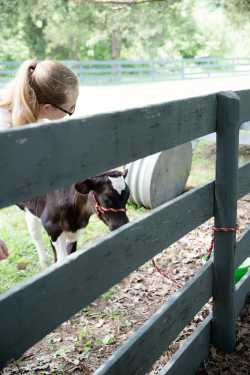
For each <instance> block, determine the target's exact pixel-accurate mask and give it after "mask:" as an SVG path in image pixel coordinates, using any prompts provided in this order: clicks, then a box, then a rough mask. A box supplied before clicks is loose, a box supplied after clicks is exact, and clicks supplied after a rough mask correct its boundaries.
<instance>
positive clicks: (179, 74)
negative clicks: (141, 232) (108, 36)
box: [0, 57, 250, 83]
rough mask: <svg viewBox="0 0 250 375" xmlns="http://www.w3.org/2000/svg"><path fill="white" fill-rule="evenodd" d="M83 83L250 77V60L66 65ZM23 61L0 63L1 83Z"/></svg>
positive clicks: (136, 61)
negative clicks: (233, 76)
mask: <svg viewBox="0 0 250 375" xmlns="http://www.w3.org/2000/svg"><path fill="white" fill-rule="evenodd" d="M62 62H63V63H64V64H66V65H67V66H68V67H70V68H71V69H72V70H73V71H74V72H75V73H76V74H77V75H78V76H79V78H80V81H81V82H83V83H105V82H129V81H138V80H173V79H194V78H207V77H218V76H227V75H246V74H249V73H250V58H212V57H207V58H186V59H166V60H159V59H158V60H111V61H108V60H107V61H95V60H89V61H70V60H66V61H62ZM20 63H21V61H0V83H4V82H6V81H8V80H9V79H11V78H12V77H13V76H14V74H15V72H16V70H17V67H18V66H19V65H20Z"/></svg>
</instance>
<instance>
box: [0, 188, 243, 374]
mask: <svg viewBox="0 0 250 375" xmlns="http://www.w3.org/2000/svg"><path fill="white" fill-rule="evenodd" d="M249 220H250V195H248V196H245V197H244V198H243V199H241V200H239V201H238V224H239V233H238V236H239V235H240V233H242V232H243V231H244V230H245V228H246V225H247V224H248V223H249ZM212 225H213V221H212V219H211V220H210V221H208V222H206V223H204V224H203V225H201V226H200V227H198V228H196V229H195V230H193V231H192V232H190V233H189V234H188V235H186V236H185V237H183V238H182V239H180V240H179V241H178V242H176V243H175V244H173V245H172V246H171V247H169V248H168V249H166V250H164V251H163V252H162V253H161V254H160V255H158V256H157V257H156V260H157V263H158V265H159V266H160V267H161V268H162V269H163V270H168V271H169V272H170V273H171V275H172V277H173V278H174V279H175V280H177V281H178V282H179V283H181V284H182V285H184V284H185V282H186V281H187V280H188V279H190V278H191V277H192V276H194V275H195V274H196V273H197V271H198V270H199V268H200V267H201V266H202V264H204V256H205V255H206V254H207V250H208V248H209V245H210V243H211V236H212V232H211V226H212ZM175 290H176V286H175V284H174V283H173V282H171V281H169V280H166V279H165V278H164V277H162V276H161V275H160V274H159V273H158V272H156V271H155V269H154V267H153V266H152V263H151V262H148V263H146V264H145V265H143V266H142V267H140V268H139V269H137V270H136V271H134V272H133V273H131V274H130V275H129V276H128V277H126V278H125V279H124V280H123V281H122V282H121V283H119V284H118V285H116V286H114V287H113V288H112V289H110V290H109V291H108V292H106V293H105V294H104V295H102V296H101V297H100V298H99V299H97V300H96V301H95V302H93V303H92V304H91V305H90V306H89V307H87V308H85V309H84V310H82V311H81V312H79V313H77V314H76V315H75V316H74V317H72V318H71V319H70V320H69V321H67V322H65V323H63V324H62V325H61V326H60V327H59V328H58V329H56V330H55V331H54V332H52V333H50V334H49V335H48V336H47V337H46V338H44V339H43V340H42V341H40V342H39V343H37V344H36V345H35V346H34V347H32V348H31V349H30V350H28V351H27V352H26V353H25V354H24V355H23V356H22V358H20V359H19V360H18V361H15V362H12V363H10V364H9V365H8V366H7V367H5V369H4V370H3V371H2V372H1V375H9V374H18V375H20V374H39V375H45V374H55V375H59V374H67V375H69V374H73V375H80V374H84V375H88V374H91V373H93V372H94V370H95V369H97V368H98V367H99V366H100V365H101V364H102V363H104V361H105V360H106V359H107V358H108V357H109V356H110V354H111V353H113V352H114V351H115V350H116V349H117V348H118V347H119V346H120V345H121V343H123V342H124V341H125V340H126V339H127V338H128V337H129V336H131V335H132V333H133V332H135V330H136V329H137V328H138V327H140V326H141V325H142V324H143V323H144V322H145V321H146V320H147V319H148V318H149V317H150V316H151V315H152V314H153V313H154V312H155V311H156V310H157V309H158V308H159V307H160V306H161V305H162V304H163V303H165V302H166V300H168V298H169V297H170V296H171V295H172V294H173V293H174V292H175ZM210 310H211V305H210V304H209V303H208V304H207V305H205V306H204V308H203V309H202V311H200V312H199V314H197V315H196V316H195V318H194V319H193V321H192V322H190V325H189V326H188V327H186V328H185V329H184V330H183V331H182V332H181V333H180V335H179V336H178V338H177V340H176V341H175V342H174V343H173V344H172V345H171V346H170V348H169V350H168V351H166V352H165V353H164V354H163V355H162V356H161V358H160V359H159V360H158V361H157V362H156V363H155V364H154V366H153V368H152V369H151V371H150V372H148V375H152V374H157V372H158V371H159V370H160V369H161V368H162V367H163V366H164V365H165V364H166V362H167V361H168V360H169V358H171V356H172V354H173V353H174V352H175V351H176V350H177V349H178V348H179V346H180V345H181V344H182V343H183V341H184V340H185V339H186V338H187V336H189V335H190V334H191V333H192V331H193V329H194V327H196V326H198V325H199V323H200V322H201V321H202V320H203V319H204V318H205V317H206V316H207V315H208V313H209V311H210ZM237 327H238V333H237V347H236V352H235V353H233V354H231V355H224V354H223V353H221V352H220V351H217V350H216V349H215V348H211V351H210V356H209V359H208V362H207V363H206V364H205V365H206V369H203V370H201V371H200V372H199V374H228V375H229V374H237V375H238V374H242V375H243V374H250V303H249V304H248V306H247V307H246V308H245V310H244V312H243V314H242V317H241V319H239V320H238V322H237ZM117 375H119V374H117ZM180 375H182V374H180ZM183 375H184V373H183ZM185 375H186V374H185ZM187 375H188V374H187Z"/></svg>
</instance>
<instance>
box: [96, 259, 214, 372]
mask: <svg viewBox="0 0 250 375" xmlns="http://www.w3.org/2000/svg"><path fill="white" fill-rule="evenodd" d="M211 295H212V262H211V261H209V262H208V263H207V264H206V265H205V266H204V267H203V268H202V269H201V271H200V272H199V274H198V275H197V276H195V277H194V278H193V279H192V280H191V281H190V282H188V283H187V285H186V286H185V287H184V288H183V290H181V291H177V292H176V293H175V294H174V295H173V296H172V297H171V298H170V301H169V302H167V303H166V304H164V305H163V306H162V307H161V308H160V309H159V310H158V311H157V312H156V313H155V314H154V315H153V317H152V318H150V319H149V320H148V321H147V322H146V323H145V324H144V325H143V326H142V327H141V328H140V329H139V330H138V331H137V332H136V333H135V334H134V335H133V336H132V337H131V338H130V339H128V341H127V342H125V344H124V345H123V346H122V347H121V348H120V349H118V350H117V351H116V352H115V353H114V354H113V355H112V356H111V357H110V358H109V359H108V361H107V362H106V363H105V364H104V365H103V366H101V367H100V368H99V369H98V370H97V371H96V372H95V375H107V374H108V375H117V374H119V375H134V374H136V375H140V374H144V373H145V372H146V371H147V370H149V369H150V367H151V366H152V364H153V363H154V362H155V360H156V359H157V358H159V357H160V355H161V354H162V353H163V352H164V351H165V350H167V348H168V346H169V344H170V343H171V342H172V341H173V340H174V339H175V338H176V337H177V335H178V334H179V333H180V332H181V330H182V329H183V328H184V327H185V326H186V325H187V323H188V322H189V321H190V320H191V319H192V318H193V316H194V315H195V314H196V313H197V312H198V311H199V310H200V309H201V308H202V306H203V305H204V304H205V303H206V302H207V301H208V300H209V298H210V297H211ZM190 301H192V303H190ZM187 373H188V372H187ZM188 374H189V373H188Z"/></svg>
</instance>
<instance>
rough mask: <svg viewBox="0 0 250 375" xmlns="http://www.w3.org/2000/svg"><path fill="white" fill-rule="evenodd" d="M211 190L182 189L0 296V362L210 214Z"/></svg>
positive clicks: (17, 351)
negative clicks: (186, 190) (101, 238)
mask: <svg viewBox="0 0 250 375" xmlns="http://www.w3.org/2000/svg"><path fill="white" fill-rule="evenodd" d="M213 192H214V184H213V183H210V184H208V185H205V186H204V187H202V188H199V189H195V190H192V191H190V192H187V193H185V194H183V195H182V196H180V197H178V198H176V199H175V200H173V201H172V202H170V203H166V204H165V205H163V206H160V207H158V208H156V209H154V210H152V211H151V212H150V214H149V215H147V216H146V217H145V218H142V219H140V220H137V221H134V222H132V223H129V224H126V225H125V226H123V227H121V228H120V229H118V230H116V231H114V232H113V233H110V234H108V235H107V236H106V237H105V238H104V239H103V240H101V241H98V242H97V243H94V244H92V245H91V246H90V247H88V248H86V249H83V250H82V251H80V252H77V253H75V254H72V255H71V256H69V257H68V258H67V259H66V260H65V261H64V262H63V263H62V265H61V267H59V266H57V265H55V266H52V267H50V268H49V269H48V270H47V271H45V272H44V273H42V274H40V275H37V276H35V277H33V278H31V279H30V280H29V281H28V282H26V283H23V284H21V285H19V286H17V287H15V288H14V289H13V290H10V291H9V292H7V293H5V294H3V295H2V296H0V316H1V321H0V337H4V341H2V342H0V363H1V364H2V365H3V364H4V363H5V362H6V361H7V360H9V359H11V358H12V357H15V358H17V357H18V356H20V355H21V354H22V353H23V352H24V351H25V350H26V349H27V348H29V347H30V346H31V345H33V344H34V343H35V342H37V341H38V340H40V339H41V338H42V337H44V336H45V335H46V334H47V333H49V332H50V331H51V330H53V329H54V328H56V327H57V326H58V325H59V324H61V323H62V322H64V321H65V320H66V319H68V318H70V317H71V316H72V315H73V314H74V313H76V312H77V311H79V310H80V309H81V308H83V307H84V306H86V305H88V304H89V303H90V302H92V301H93V300H95V299H96V298H97V297H98V296H99V295H100V294H102V293H104V292H105V291H106V290H107V289H108V288H110V287H111V286H113V285H114V284H115V283H118V282H119V281H120V280H121V279H122V278H124V277H125V276H127V275H128V274H129V273H130V272H132V271H133V270H134V269H136V268H137V267H139V266H140V265H142V264H144V263H145V262H146V261H147V260H149V259H151V258H152V257H153V256H154V255H156V254H157V253H159V252H160V251H161V250H163V249H165V248H167V247H168V246H170V245H171V244H172V243H174V242H175V241H177V240H178V239H179V238H181V237H182V236H184V235H185V234H186V233H188V232H189V231H191V230H192V229H194V228H196V227H197V226H199V225H200V224H202V223H203V222H204V221H206V220H208V219H209V218H210V217H211V216H212V215H213V202H214V200H213V199H214V194H213ZM200 207H202V210H201V209H200ZM100 264H101V267H100ZM62 286H63V287H62ZM62 306H63V308H62ZM34 307H35V308H34ZM27 317H28V318H27Z"/></svg>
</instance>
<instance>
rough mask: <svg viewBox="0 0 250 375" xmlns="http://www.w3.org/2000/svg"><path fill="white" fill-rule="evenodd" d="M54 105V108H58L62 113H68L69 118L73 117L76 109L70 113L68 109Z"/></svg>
mask: <svg viewBox="0 0 250 375" xmlns="http://www.w3.org/2000/svg"><path fill="white" fill-rule="evenodd" d="M52 105H53V107H55V108H57V109H60V111H62V112H64V113H67V115H69V116H72V115H73V113H74V112H75V108H74V109H73V111H72V112H69V111H67V109H64V108H62V107H59V105H55V104H52Z"/></svg>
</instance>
